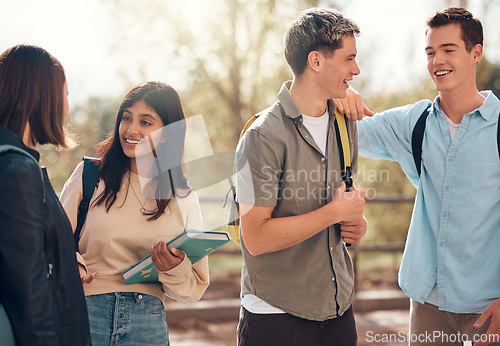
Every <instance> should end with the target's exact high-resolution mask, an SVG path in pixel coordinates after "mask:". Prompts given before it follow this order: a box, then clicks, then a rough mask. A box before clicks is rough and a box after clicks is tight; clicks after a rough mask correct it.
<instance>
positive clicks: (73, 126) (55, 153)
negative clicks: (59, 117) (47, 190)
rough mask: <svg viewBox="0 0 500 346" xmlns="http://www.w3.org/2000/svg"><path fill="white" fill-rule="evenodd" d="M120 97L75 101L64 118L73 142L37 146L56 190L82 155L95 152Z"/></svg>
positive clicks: (110, 122) (113, 116)
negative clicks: (67, 146) (69, 145)
mask: <svg viewBox="0 0 500 346" xmlns="http://www.w3.org/2000/svg"><path fill="white" fill-rule="evenodd" d="M120 102H121V100H118V99H100V98H96V97H93V98H90V99H89V100H88V101H87V102H86V103H84V104H81V105H78V106H77V107H76V108H75V109H74V110H72V112H71V114H70V115H69V116H68V118H69V119H67V129H68V130H67V133H69V134H70V137H72V138H73V140H74V141H75V142H76V147H75V148H74V149H57V148H55V147H54V146H53V145H44V146H42V147H40V148H39V149H40V155H41V160H40V164H41V165H45V166H47V167H48V172H49V177H50V180H51V182H52V186H53V187H54V190H55V191H56V192H60V191H61V190H62V187H63V185H64V183H65V182H66V180H67V179H68V178H69V176H70V175H71V172H73V170H74V169H75V167H76V165H77V164H78V163H79V162H80V161H81V160H82V157H83V156H95V154H96V151H95V146H96V144H97V143H99V142H100V141H102V140H103V139H104V138H105V137H106V134H107V133H109V132H110V131H111V130H112V129H113V126H114V123H115V117H116V112H117V110H118V106H119V104H120Z"/></svg>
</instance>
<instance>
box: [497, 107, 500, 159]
mask: <svg viewBox="0 0 500 346" xmlns="http://www.w3.org/2000/svg"><path fill="white" fill-rule="evenodd" d="M497 126H498V128H497V148H498V158H499V159H500V113H498V125H497Z"/></svg>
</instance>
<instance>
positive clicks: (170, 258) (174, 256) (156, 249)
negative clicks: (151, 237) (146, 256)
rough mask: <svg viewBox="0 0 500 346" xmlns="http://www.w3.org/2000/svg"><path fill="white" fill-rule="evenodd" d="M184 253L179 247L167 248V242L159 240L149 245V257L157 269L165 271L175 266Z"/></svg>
mask: <svg viewBox="0 0 500 346" xmlns="http://www.w3.org/2000/svg"><path fill="white" fill-rule="evenodd" d="M184 257H186V254H185V253H184V252H182V251H181V250H179V249H176V248H172V249H171V250H170V251H169V250H168V248H167V242H165V241H159V242H158V243H156V244H155V245H152V246H151V259H152V260H153V263H154V264H155V267H156V269H158V270H159V271H161V272H163V271H167V270H170V269H173V268H175V267H177V266H178V265H179V264H180V263H181V262H182V260H183V259H184Z"/></svg>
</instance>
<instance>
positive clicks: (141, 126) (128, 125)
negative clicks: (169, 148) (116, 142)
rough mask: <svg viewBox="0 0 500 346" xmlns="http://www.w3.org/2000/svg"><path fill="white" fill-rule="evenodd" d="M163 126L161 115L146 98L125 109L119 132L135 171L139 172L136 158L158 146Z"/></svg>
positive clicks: (124, 150)
mask: <svg viewBox="0 0 500 346" xmlns="http://www.w3.org/2000/svg"><path fill="white" fill-rule="evenodd" d="M162 128H163V122H162V120H161V118H160V116H159V115H158V114H157V113H156V111H155V110H154V108H152V107H150V106H148V105H147V104H146V102H144V100H140V101H137V102H135V103H134V104H133V105H132V106H131V107H129V108H125V110H124V111H123V116H122V119H121V121H120V125H119V128H118V133H119V136H120V143H121V146H122V149H123V152H124V153H125V155H126V156H127V157H129V158H130V159H131V170H132V171H133V172H134V173H137V166H136V161H135V158H136V157H138V156H141V155H145V154H147V153H151V150H152V147H153V148H156V147H157V145H158V143H159V142H160V140H161V133H162V131H161V129H162ZM156 130H158V131H156Z"/></svg>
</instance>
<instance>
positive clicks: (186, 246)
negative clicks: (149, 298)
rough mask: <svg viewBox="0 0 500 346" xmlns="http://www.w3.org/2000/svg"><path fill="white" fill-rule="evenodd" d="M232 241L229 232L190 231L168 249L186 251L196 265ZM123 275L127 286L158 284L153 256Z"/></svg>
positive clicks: (170, 242)
mask: <svg viewBox="0 0 500 346" xmlns="http://www.w3.org/2000/svg"><path fill="white" fill-rule="evenodd" d="M230 240H231V237H230V236H229V234H228V233H227V232H220V231H205V230H199V229H188V230H185V231H184V232H182V233H181V234H179V235H178V236H177V237H175V238H174V239H172V240H171V241H169V242H168V243H167V248H168V249H169V250H171V249H172V248H176V249H179V250H181V251H184V252H185V253H186V256H188V258H189V259H190V260H191V263H192V264H194V263H196V262H198V261H199V260H200V259H202V258H203V257H205V256H207V255H208V254H210V253H212V252H214V251H215V250H217V249H218V248H220V247H221V246H222V245H224V244H226V243H227V242H229V241H230ZM121 274H122V276H123V282H124V283H126V284H134V283H144V282H158V270H156V267H155V265H154V263H153V260H152V259H151V254H149V255H147V256H146V257H144V258H143V259H141V260H140V261H139V262H137V263H135V264H134V265H132V266H131V267H129V268H127V269H126V270H124V271H123V272H122V273H121Z"/></svg>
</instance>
